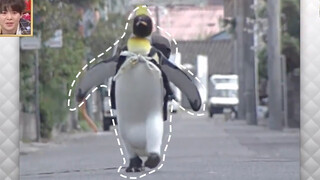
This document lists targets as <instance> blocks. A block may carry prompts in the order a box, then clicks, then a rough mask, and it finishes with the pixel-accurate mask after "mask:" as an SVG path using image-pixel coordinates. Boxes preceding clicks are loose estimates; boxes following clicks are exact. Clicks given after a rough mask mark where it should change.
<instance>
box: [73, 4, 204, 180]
mask: <svg viewBox="0 0 320 180" xmlns="http://www.w3.org/2000/svg"><path fill="white" fill-rule="evenodd" d="M142 7H146V6H145V5H144V6H142ZM138 9H139V7H137V8H135V9H134V11H133V12H132V13H131V14H130V15H129V17H128V21H130V19H131V17H132V16H133V13H134V12H136V11H137V10H138ZM148 12H149V13H150V14H151V11H150V10H149V9H148ZM153 21H154V19H153ZM154 23H155V21H154ZM128 25H129V23H128V22H127V23H126V25H125V31H126V30H127V28H128ZM157 28H158V29H159V30H161V31H164V30H163V29H162V28H161V27H159V26H157ZM164 32H165V33H166V34H167V35H168V36H169V37H172V36H171V34H170V33H168V32H167V31H164ZM125 35H126V32H124V33H123V35H122V36H121V39H123V38H124V37H125ZM172 40H173V42H174V44H175V45H176V46H177V41H176V40H175V39H172ZM119 42H120V40H117V41H115V43H114V44H113V45H114V46H116V45H117V44H118V43H119ZM112 48H113V47H112V46H110V47H109V48H108V49H106V52H108V51H110V50H111V49H112ZM178 52H179V49H178V47H176V54H177V53H178ZM104 54H105V53H101V54H99V55H98V56H97V58H100V57H101V56H103V55H104ZM95 60H96V58H93V59H92V60H90V61H89V64H91V63H93V62H94V61H95ZM180 66H181V67H182V68H183V69H186V68H185V67H184V66H182V65H180ZM87 67H88V64H86V65H85V66H83V68H82V71H84V70H85V69H86V68H87ZM81 73H82V72H81V71H79V72H78V74H77V75H76V79H74V80H73V81H72V84H71V88H70V90H69V93H68V97H69V98H68V107H70V97H71V93H72V88H73V86H74V84H75V82H76V80H77V79H78V78H79V76H80V75H81ZM188 73H189V74H191V75H192V76H194V74H193V73H192V72H191V71H188ZM196 80H197V81H198V82H199V83H200V84H201V81H200V80H199V79H198V78H197V77H196ZM201 85H202V84H201ZM100 87H102V88H108V87H107V86H106V85H100ZM202 87H203V88H204V86H203V85H202ZM97 89H98V87H96V88H94V89H93V90H92V93H94V92H95V91H96V90H97ZM108 96H110V91H108ZM90 97H91V94H88V95H87V97H86V98H85V99H86V100H88V99H89V98H90ZM173 102H175V103H177V102H176V101H173ZM83 104H84V102H81V103H80V104H79V106H78V107H79V108H80V107H81V106H82V105H83ZM177 104H178V103H177ZM109 106H111V99H110V98H109ZM179 107H180V109H182V110H184V111H186V110H185V108H183V107H182V106H181V105H179ZM76 109H77V108H76V107H75V108H70V109H69V110H70V111H75V110H76ZM203 111H205V104H204V105H203ZM170 112H171V113H172V112H173V105H171V109H170ZM110 113H111V116H113V114H114V113H113V110H112V109H111V111H110ZM187 113H188V114H190V115H197V116H204V115H205V114H204V113H202V114H195V113H192V112H190V111H187ZM112 124H113V126H114V127H115V126H116V124H115V121H114V119H112ZM114 131H115V135H116V137H117V143H118V146H119V147H120V148H119V149H120V154H121V156H122V160H123V165H125V164H126V159H125V157H124V153H123V148H122V147H121V143H120V139H119V134H118V131H117V129H116V128H115V129H114ZM171 133H172V115H171V114H170V116H169V136H168V139H167V144H166V145H165V148H164V150H163V151H164V152H167V150H168V146H169V143H170V141H171V137H172V135H171ZM165 160H166V154H165V153H164V154H163V155H162V161H163V163H161V164H160V165H159V166H158V168H157V169H154V170H152V171H150V172H149V173H148V174H152V173H155V172H156V171H157V170H160V169H161V168H162V167H163V165H164V162H165ZM122 167H123V166H119V168H118V170H117V172H118V173H120V171H121V169H122ZM145 176H147V173H145V174H142V175H140V176H139V177H135V176H129V177H128V176H126V175H124V174H122V173H120V177H123V178H129V179H137V178H143V177H145Z"/></svg>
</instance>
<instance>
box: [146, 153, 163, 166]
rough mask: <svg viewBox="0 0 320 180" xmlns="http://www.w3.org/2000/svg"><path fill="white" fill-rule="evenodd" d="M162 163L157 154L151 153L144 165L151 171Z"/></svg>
mask: <svg viewBox="0 0 320 180" xmlns="http://www.w3.org/2000/svg"><path fill="white" fill-rule="evenodd" d="M159 163H160V156H159V155H158V154H157V153H150V154H149V156H148V159H147V160H146V162H145V163H144V165H145V166H146V167H148V168H150V169H152V168H155V167H157V166H158V164H159Z"/></svg>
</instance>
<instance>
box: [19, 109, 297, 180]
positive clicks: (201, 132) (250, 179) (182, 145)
mask: <svg viewBox="0 0 320 180" xmlns="http://www.w3.org/2000/svg"><path fill="white" fill-rule="evenodd" d="M169 124H170V122H169V121H168V122H166V123H165V125H166V126H165V135H164V143H163V148H162V149H164V146H165V145H166V143H167V138H168V134H169ZM299 139H300V138H299V130H298V129H290V130H284V131H283V132H280V131H271V130H270V129H268V128H265V127H263V126H248V125H246V123H245V121H240V120H235V121H227V122H225V121H224V120H223V118H222V117H221V116H220V117H219V116H218V117H216V118H215V119H209V118H208V117H207V116H203V117H194V116H190V115H189V114H187V113H184V112H179V113H177V114H175V115H174V116H173V122H172V137H171V141H170V142H169V144H168V148H167V151H166V152H165V154H166V157H165V161H164V162H161V163H163V167H162V168H161V169H160V170H157V171H156V172H155V173H152V174H149V172H150V170H149V169H146V171H145V172H142V173H126V172H125V168H122V169H121V171H120V173H118V172H117V171H118V168H119V166H121V165H122V163H123V160H122V156H121V154H120V151H119V146H118V143H117V140H116V136H115V133H114V131H112V132H106V133H102V134H100V135H95V134H93V133H83V134H77V135H72V138H67V139H66V140H65V141H63V142H62V143H61V144H54V145H48V146H47V147H45V148H41V149H40V150H38V151H35V152H24V153H21V156H20V175H21V180H36V179H59V180H80V179H93V180H100V179H101V180H102V179H103V180H105V179H112V180H113V179H124V178H123V177H120V174H122V175H123V176H125V177H126V178H127V179H136V178H137V179H140V177H141V175H143V174H146V175H145V176H142V177H141V178H142V179H156V180H157V179H159V180H160V179H181V180H182V179H197V180H209V179H210V180H211V179H215V180H234V179H235V180H237V179H241V180H271V179H272V180H298V179H300V176H299V171H300V165H299V154H300V148H299ZM21 151H23V149H22V150H21ZM161 163H160V164H161ZM127 165H128V159H127ZM156 169H157V168H156ZM135 177H136V178H135Z"/></svg>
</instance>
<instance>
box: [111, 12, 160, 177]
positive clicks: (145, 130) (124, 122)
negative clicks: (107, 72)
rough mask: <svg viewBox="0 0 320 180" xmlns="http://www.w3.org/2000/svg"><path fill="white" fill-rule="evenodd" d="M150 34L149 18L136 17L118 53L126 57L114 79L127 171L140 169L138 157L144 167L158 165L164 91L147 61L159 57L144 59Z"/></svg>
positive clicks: (156, 72)
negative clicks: (124, 44)
mask: <svg viewBox="0 0 320 180" xmlns="http://www.w3.org/2000/svg"><path fill="white" fill-rule="evenodd" d="M151 32H152V20H151V18H150V17H149V16H147V15H137V16H136V17H135V18H134V20H133V36H132V37H131V38H130V39H129V40H128V43H127V48H128V51H127V52H123V53H122V54H121V55H123V56H127V58H126V61H124V63H123V64H122V65H121V67H120V69H119V70H118V73H117V74H116V75H115V77H114V80H115V81H116V85H115V89H116V91H115V98H116V104H117V110H118V127H119V134H121V137H122V140H123V142H124V145H125V148H126V150H127V153H128V156H129V158H130V162H129V167H128V168H127V169H126V171H127V172H136V171H138V172H139V171H141V170H142V160H141V158H140V157H142V156H147V157H148V158H147V160H146V162H145V166H146V167H148V168H155V167H156V166H157V165H158V164H159V162H160V154H161V143H162V136H163V113H162V105H163V96H164V91H163V89H164V88H163V80H162V76H161V70H160V69H159V68H158V67H157V66H156V65H154V63H153V62H150V60H151V59H152V60H155V61H159V57H157V55H156V54H155V56H153V57H148V54H150V51H151V48H152V46H151V43H150V40H149V39H148V37H149V36H150V34H151ZM128 55H129V56H128Z"/></svg>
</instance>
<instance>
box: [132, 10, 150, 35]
mask: <svg viewBox="0 0 320 180" xmlns="http://www.w3.org/2000/svg"><path fill="white" fill-rule="evenodd" d="M151 33H152V20H151V18H150V17H149V16H147V15H143V14H142V15H137V16H136V17H135V18H134V19H133V34H134V35H136V36H137V37H141V38H145V37H148V36H150V34H151Z"/></svg>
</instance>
